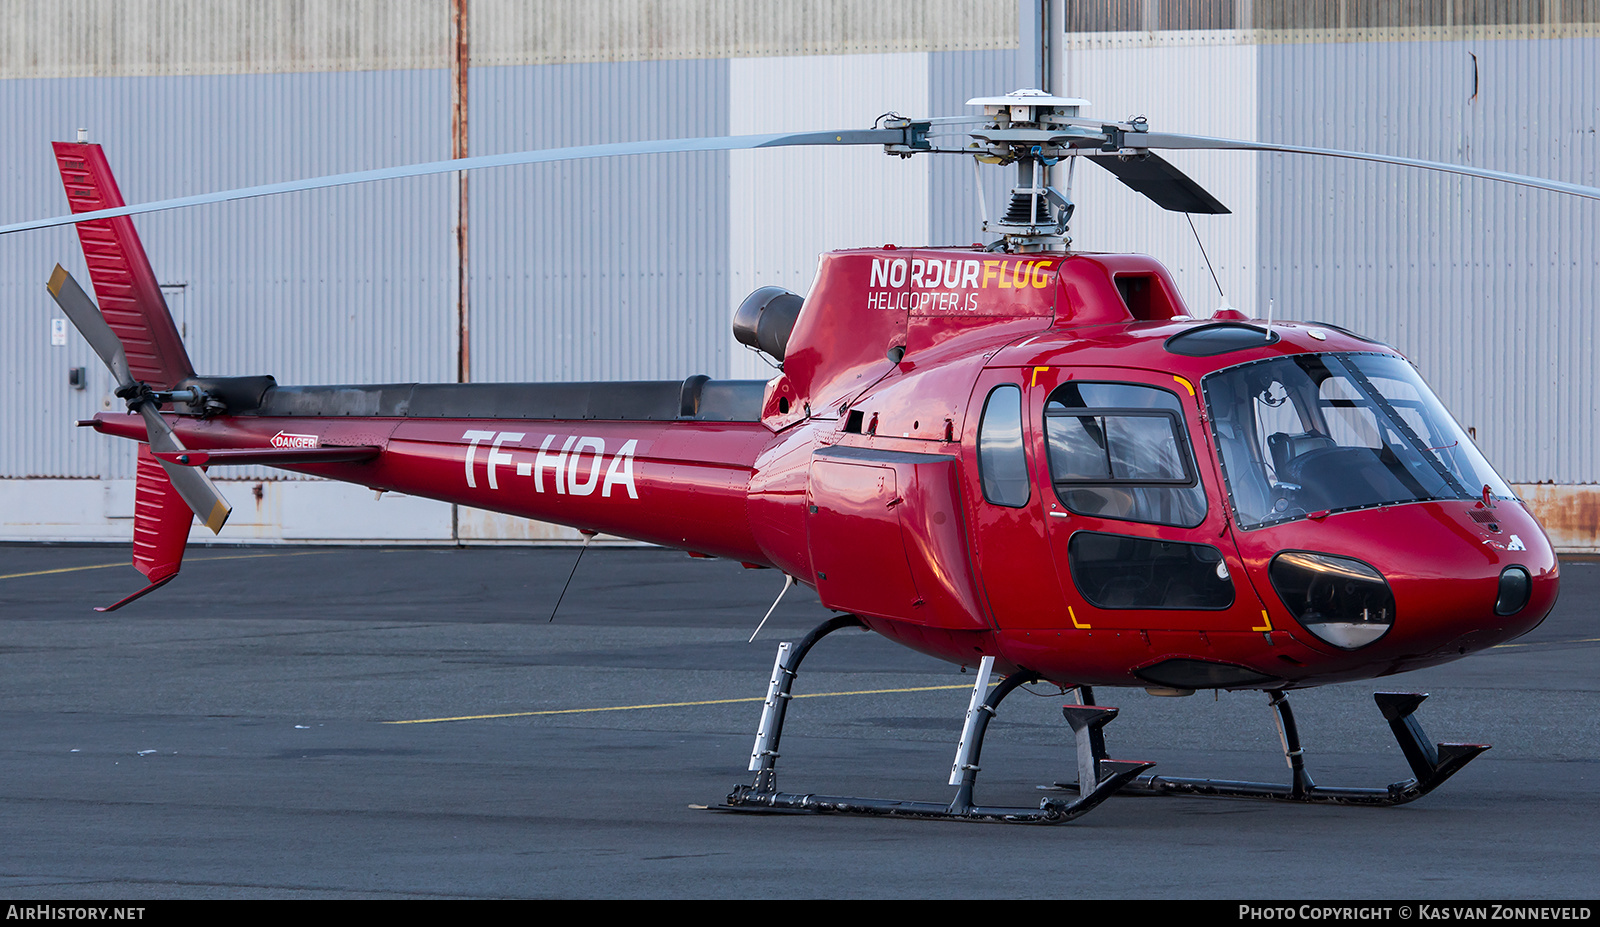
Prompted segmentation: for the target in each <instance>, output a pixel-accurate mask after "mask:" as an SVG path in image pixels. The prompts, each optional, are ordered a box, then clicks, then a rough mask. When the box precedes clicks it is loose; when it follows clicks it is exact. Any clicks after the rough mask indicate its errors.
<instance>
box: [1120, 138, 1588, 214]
mask: <svg viewBox="0 0 1600 927" xmlns="http://www.w3.org/2000/svg"><path fill="white" fill-rule="evenodd" d="M1122 139H1123V145H1125V146H1126V147H1128V148H1163V149H1178V148H1182V149H1201V150H1228V151H1277V152H1283V153H1286V154H1308V155H1322V156H1324V157H1329V158H1349V159H1351V160H1355V161H1376V162H1378V163H1380V164H1399V165H1402V166H1404V167H1417V168H1422V169H1424V170H1430V171H1444V172H1446V173H1450V174H1461V175H1463V176H1466V177H1481V178H1483V179H1485V180H1498V181H1500V182H1501V183H1512V184H1518V185H1520V186H1524V187H1536V188H1538V189H1540V190H1551V191H1553V192H1556V193H1567V194H1570V195H1572V196H1582V197H1587V198H1589V199H1592V200H1600V187H1586V186H1583V185H1582V184H1576V183H1564V182H1562V181H1559V180H1546V179H1544V178H1542V177H1530V176H1528V175H1526V174H1508V173H1506V172H1504V171H1488V170H1484V169H1482V168H1477V167H1464V166H1462V165H1460V164H1446V163H1445V162H1443V161H1423V160H1419V159H1417V158H1399V157H1395V156H1394V155H1381V154H1372V153H1370V152H1365V151H1343V150H1340V149H1337V148H1310V147H1307V146H1304V145H1275V144H1272V143H1270V142H1248V141H1242V140H1240V139H1233V138H1208V137H1206V136H1203V135H1174V134H1171V133H1167V132H1137V133H1136V132H1129V133H1126V134H1125V135H1123V137H1122Z"/></svg>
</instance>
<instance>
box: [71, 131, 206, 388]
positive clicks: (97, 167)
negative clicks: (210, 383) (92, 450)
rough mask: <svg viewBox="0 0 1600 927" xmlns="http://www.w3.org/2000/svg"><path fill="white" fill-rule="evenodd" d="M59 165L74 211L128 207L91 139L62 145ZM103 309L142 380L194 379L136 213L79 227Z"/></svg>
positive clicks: (164, 383) (172, 382)
mask: <svg viewBox="0 0 1600 927" xmlns="http://www.w3.org/2000/svg"><path fill="white" fill-rule="evenodd" d="M54 145H55V153H56V166H57V167H58V168H60V170H61V184H62V186H63V187H65V188H66V192H67V203H68V205H69V206H71V208H72V211H73V212H74V213H80V212H88V211H90V210H95V209H111V208H114V207H117V206H123V205H126V204H124V203H123V201H122V191H121V190H119V189H118V188H117V180H116V178H115V177H114V176H112V174H111V166H110V164H109V163H108V162H107V161H106V156H105V152H103V151H101V149H100V146H99V145H91V144H87V143H84V142H55V143H54ZM77 229H78V240H79V241H80V242H81V243H82V244H83V256H84V259H85V260H86V261H87V262H88V265H89V279H90V280H91V281H92V282H93V284H94V292H95V296H96V297H97V298H98V300H99V302H100V311H101V312H102V313H103V314H104V315H105V318H106V322H107V324H109V325H110V326H111V330H112V331H114V332H116V333H117V337H118V338H119V339H121V340H122V345H123V348H124V349H125V350H126V351H127V355H128V369H129V371H130V372H131V373H132V374H133V378H134V379H135V380H142V381H144V382H145V383H148V384H150V386H152V387H154V388H156V389H171V388H173V387H174V386H177V385H178V383H179V382H180V381H182V380H184V379H185V378H187V377H192V376H194V366H193V365H192V364H191V363H190V362H189V353H188V352H187V351H186V350H184V347H183V339H182V338H181V337H180V336H179V334H178V328H177V326H176V325H175V324H174V323H173V321H172V313H171V312H169V311H168V310H167V301H166V300H165V299H164V298H162V296H161V286H160V285H159V284H158V283H157V282H156V275H155V271H153V270H151V269H150V260H149V258H147V257H145V253H144V245H142V244H140V242H139V235H138V233H137V232H135V231H134V229H133V220H132V219H131V218H129V217H128V216H121V217H118V218H116V219H96V220H93V221H90V222H81V223H79V224H78V226H77Z"/></svg>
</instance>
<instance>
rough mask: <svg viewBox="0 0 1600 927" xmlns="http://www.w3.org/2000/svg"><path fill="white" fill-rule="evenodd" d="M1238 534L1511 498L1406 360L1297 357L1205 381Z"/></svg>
mask: <svg viewBox="0 0 1600 927" xmlns="http://www.w3.org/2000/svg"><path fill="white" fill-rule="evenodd" d="M1204 389H1205V397H1206V404H1207V405H1208V407H1209V408H1210V410H1211V422H1212V429H1213V432H1214V433H1215V435H1216V438H1217V447H1218V449H1219V450H1220V452H1221V454H1222V467H1223V474H1224V476H1225V477H1226V479H1227V483H1228V492H1229V495H1230V496H1231V497H1232V500H1233V508H1234V512H1235V514H1236V516H1237V517H1238V522H1239V526H1240V527H1242V528H1257V527H1262V526H1265V525H1273V524H1278V523H1280V522H1285V521H1292V520H1294V519H1297V518H1304V517H1305V516H1306V515H1308V514H1310V513H1315V512H1340V511H1347V510H1350V509H1359V508H1368V507H1371V506H1378V505H1389V504H1394V503H1401V502H1420V501H1425V500H1430V499H1472V498H1477V497H1480V496H1481V495H1482V494H1483V490H1484V487H1488V489H1489V492H1490V494H1491V495H1494V496H1497V497H1499V498H1503V499H1510V498H1514V497H1513V496H1512V493H1511V490H1510V488H1509V487H1508V486H1506V484H1505V482H1504V481H1502V480H1501V479H1500V477H1499V475H1498V474H1496V473H1495V472H1494V469H1493V468H1491V467H1490V466H1489V463H1488V461H1486V460H1485V459H1484V458H1483V455H1482V454H1480V453H1479V452H1478V449H1477V447H1476V446H1475V445H1474V444H1473V443H1472V440H1471V439H1470V438H1468V437H1467V435H1466V434H1465V433H1464V432H1462V430H1461V426H1459V425H1457V424H1456V422H1455V419H1453V418H1451V417H1450V413H1448V412H1446V411H1445V409H1444V406H1443V405H1441V404H1440V403H1439V400H1438V399H1437V398H1436V397H1435V396H1434V395H1433V393H1432V392H1431V391H1430V390H1429V389H1428V387H1427V386H1426V385H1425V384H1424V383H1423V382H1422V378H1421V377H1419V376H1418V375H1417V372H1416V371H1415V370H1413V369H1412V367H1411V365H1410V364H1408V363H1407V362H1406V361H1405V360H1404V359H1402V358H1399V357H1394V356H1391V355H1384V354H1302V355H1296V356H1293V357H1282V358H1275V359H1273V360H1267V361H1257V362H1254V363H1249V364H1241V365H1240V366H1238V367H1232V368H1229V369H1227V370H1222V371H1218V372H1217V373H1214V374H1211V375H1210V376H1208V377H1206V378H1205V380H1204Z"/></svg>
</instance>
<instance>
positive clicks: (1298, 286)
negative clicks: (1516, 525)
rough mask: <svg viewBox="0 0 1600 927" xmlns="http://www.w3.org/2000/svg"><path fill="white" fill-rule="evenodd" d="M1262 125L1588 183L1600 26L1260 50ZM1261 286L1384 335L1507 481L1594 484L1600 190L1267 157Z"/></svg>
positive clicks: (1287, 302)
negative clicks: (1525, 36)
mask: <svg viewBox="0 0 1600 927" xmlns="http://www.w3.org/2000/svg"><path fill="white" fill-rule="evenodd" d="M1259 68H1260V110H1261V114H1262V122H1261V137H1263V138H1270V139H1274V140H1281V141H1283V142H1286V143H1289V144H1300V145H1314V146H1322V147H1338V148H1355V149H1362V150H1368V151H1377V152H1382V153H1385V154H1393V155H1401V156H1405V157H1412V158H1423V159H1428V160H1435V161H1448V162H1455V163H1462V164H1469V165H1472V166H1474V167H1482V168H1488V169H1491V170H1500V171H1510V172H1515V173H1532V174H1537V175H1540V176H1545V177H1551V178H1555V179H1558V180H1565V181H1569V182H1572V183H1580V184H1587V185H1590V186H1596V185H1600V134H1597V131H1596V130H1597V128H1600V126H1597V124H1596V123H1597V120H1600V39H1590V38H1569V39H1562V40H1507V39H1501V40H1477V41H1455V42H1426V43H1401V42H1383V43H1365V42H1345V43H1328V44H1296V45H1272V46H1264V47H1262V48H1261V58H1260V65H1259ZM1260 182H1261V222H1262V228H1261V242H1262V249H1261V265H1262V270H1261V277H1260V281H1259V296H1258V299H1265V298H1267V297H1269V296H1275V297H1276V298H1277V305H1278V311H1279V312H1280V314H1281V315H1282V316H1285V317H1315V318H1319V319H1326V320H1327V321H1330V322H1335V323H1338V324H1342V325H1347V326H1349V327H1351V328H1353V329H1355V330H1357V331H1362V332H1366V333H1370V334H1372V335H1375V336H1377V337H1379V338H1382V339H1384V340H1386V341H1389V342H1390V343H1392V344H1394V345H1395V346H1396V347H1398V348H1399V349H1400V350H1402V351H1404V352H1405V353H1406V355H1407V356H1409V357H1410V358H1411V359H1412V360H1413V361H1414V362H1415V363H1417V364H1418V366H1419V367H1420V368H1421V370H1422V372H1423V374H1424V376H1426V377H1427V379H1428V380H1429V382H1430V383H1432V384H1433V385H1434V388H1435V389H1436V390H1437V391H1438V392H1439V393H1440V397H1441V398H1442V399H1443V400H1444V402H1445V404H1446V405H1447V406H1449V407H1450V409H1451V410H1452V411H1453V412H1454V413H1455V414H1456V416H1457V418H1459V419H1460V420H1461V423H1462V424H1463V425H1465V426H1468V427H1470V428H1473V429H1474V430H1475V432H1476V434H1477V438H1478V442H1479V444H1480V446H1482V447H1483V448H1484V450H1485V452H1486V453H1487V454H1488V456H1489V458H1490V459H1491V460H1492V461H1494V463H1495V464H1496V466H1497V467H1498V468H1500V470H1501V472H1502V473H1504V474H1505V475H1506V476H1507V477H1508V478H1510V479H1511V480H1513V481H1516V482H1535V481H1545V480H1554V481H1555V482H1558V483H1576V482H1595V481H1597V480H1600V467H1597V465H1596V463H1595V461H1596V459H1597V457H1600V454H1597V452H1600V443H1597V442H1600V404H1597V403H1600V399H1597V397H1596V392H1595V390H1594V389H1592V388H1591V387H1590V386H1589V385H1588V378H1589V374H1590V371H1591V370H1592V369H1593V366H1594V361H1595V351H1594V335H1595V327H1596V323H1595V308H1596V307H1595V300H1596V296H1595V294H1596V292H1597V288H1596V284H1597V283H1600V253H1597V251H1596V248H1595V230H1596V228H1597V227H1600V203H1596V202H1594V201H1591V200H1578V199H1574V198H1572V197H1566V196H1560V195H1557V194H1553V193H1543V192H1540V191H1536V190H1527V189H1524V188H1521V187H1510V186H1506V185H1504V184H1495V183H1490V182H1488V181H1479V180H1472V179H1468V178H1461V177H1455V176H1451V175H1442V174H1431V173H1427V172H1422V171H1415V170H1409V169H1405V168H1395V167H1386V166H1382V165H1369V164H1359V163H1354V162H1345V161H1332V160H1328V159H1312V158H1304V157H1296V156H1291V155H1270V156H1262V161H1261V180H1260Z"/></svg>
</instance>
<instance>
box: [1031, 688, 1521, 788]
mask: <svg viewBox="0 0 1600 927" xmlns="http://www.w3.org/2000/svg"><path fill="white" fill-rule="evenodd" d="M1080 691H1081V695H1082V697H1083V700H1084V702H1086V703H1089V704H1092V703H1093V701H1094V694H1093V692H1092V691H1090V689H1089V688H1088V687H1087V686H1084V687H1082V688H1081V690H1080ZM1427 697H1428V696H1427V694H1425V693H1411V692H1379V693H1376V694H1375V695H1374V696H1373V699H1374V700H1376V701H1377V703H1378V710H1379V711H1381V712H1382V713H1383V717H1384V720H1386V721H1388V722H1389V728H1390V730H1392V731H1394V737H1395V740H1396V741H1398V742H1399V744H1400V750H1401V752H1402V753H1404V754H1405V757H1406V762H1408V763H1410V764H1411V771H1412V772H1413V773H1415V774H1416V775H1415V778H1411V779H1406V780H1404V781H1401V782H1395V783H1392V784H1391V785H1389V786H1388V787H1387V788H1381V789H1374V788H1325V787H1323V786H1319V785H1317V784H1315V783H1314V782H1312V781H1311V776H1310V774H1309V773H1307V772H1306V767H1305V752H1304V751H1303V750H1302V749H1301V747H1300V732H1299V730H1298V729H1297V728H1296V727H1295V723H1294V712H1293V711H1291V710H1290V708H1289V698H1288V696H1286V695H1284V694H1283V693H1282V692H1269V693H1267V700H1268V703H1269V704H1270V705H1271V706H1272V707H1273V708H1275V709H1277V721H1278V736H1279V739H1280V740H1281V741H1282V743H1283V756H1284V759H1285V760H1286V761H1287V762H1288V764H1289V784H1288V785H1278V784H1275V783H1268V782H1236V781H1232V780H1227V779H1184V778H1177V777H1174V776H1142V777H1139V778H1137V779H1135V780H1134V781H1133V782H1132V783H1130V784H1129V785H1128V786H1127V787H1126V788H1124V789H1123V790H1122V793H1123V794H1124V795H1141V794H1142V795H1199V796H1212V797H1220V798H1265V799H1272V800H1275V801H1295V802H1329V803H1333V804H1341V805H1403V804H1405V803H1406V802H1410V801H1415V800H1417V799H1419V798H1421V797H1422V796H1424V795H1426V794H1428V793H1429V792H1431V791H1433V790H1434V789H1436V788H1438V787H1439V785H1440V784H1441V783H1442V782H1444V781H1445V780H1446V779H1448V778H1450V777H1451V776H1453V775H1455V774H1456V772H1458V771H1459V770H1460V769H1461V767H1463V766H1465V765H1467V763H1469V762H1471V761H1472V758H1473V757H1475V756H1477V755H1478V754H1480V753H1482V752H1483V751H1485V750H1487V749H1489V745H1488V744H1437V745H1435V744H1434V743H1432V742H1431V741H1429V740H1428V736H1427V734H1426V733H1424V732H1423V730H1422V725H1421V724H1420V723H1418V721H1417V719H1416V718H1415V717H1413V715H1412V713H1413V712H1415V711H1416V710H1417V706H1418V705H1421V704H1422V701H1423V699H1426V698H1427ZM1073 708H1074V706H1068V707H1067V709H1066V710H1067V711H1071V710H1073ZM1094 749H1095V751H1096V752H1095V757H1096V759H1095V762H1096V763H1105V762H1108V761H1106V760H1104V759H1101V757H1104V756H1105V745H1104V743H1103V742H1102V743H1100V744H1098V745H1096V746H1095V748H1094ZM1079 775H1080V781H1082V775H1083V774H1082V772H1081V770H1080V773H1079ZM1054 788H1056V789H1060V790H1064V791H1077V790H1078V788H1077V786H1076V785H1074V784H1072V783H1062V782H1058V783H1056V785H1055V787H1054Z"/></svg>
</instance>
